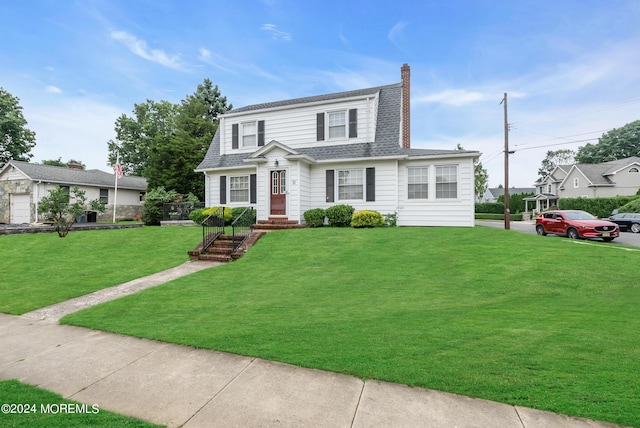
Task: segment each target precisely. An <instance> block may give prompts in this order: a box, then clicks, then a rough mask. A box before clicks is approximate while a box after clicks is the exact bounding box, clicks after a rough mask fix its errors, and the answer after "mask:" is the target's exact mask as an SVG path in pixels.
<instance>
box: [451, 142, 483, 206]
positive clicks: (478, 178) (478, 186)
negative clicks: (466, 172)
mask: <svg viewBox="0 0 640 428" xmlns="http://www.w3.org/2000/svg"><path fill="white" fill-rule="evenodd" d="M456 150H464V148H463V147H462V144H458V145H457V146H456ZM473 173H474V181H473V184H474V186H473V190H474V193H475V195H476V200H477V201H480V200H481V199H482V196H483V195H484V192H486V191H487V188H488V187H489V173H488V172H487V170H486V169H485V168H484V167H483V166H482V162H480V160H479V159H478V158H476V159H474V161H473Z"/></svg>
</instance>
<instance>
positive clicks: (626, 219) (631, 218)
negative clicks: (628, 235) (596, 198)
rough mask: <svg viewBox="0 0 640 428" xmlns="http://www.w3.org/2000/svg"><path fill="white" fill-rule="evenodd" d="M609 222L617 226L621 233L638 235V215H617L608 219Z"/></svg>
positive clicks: (639, 225) (639, 227)
mask: <svg viewBox="0 0 640 428" xmlns="http://www.w3.org/2000/svg"><path fill="white" fill-rule="evenodd" d="M609 221H611V222H613V223H615V224H617V225H618V226H619V227H620V230H622V231H629V230H630V231H631V232H633V233H640V214H638V213H617V214H614V215H612V216H611V217H609Z"/></svg>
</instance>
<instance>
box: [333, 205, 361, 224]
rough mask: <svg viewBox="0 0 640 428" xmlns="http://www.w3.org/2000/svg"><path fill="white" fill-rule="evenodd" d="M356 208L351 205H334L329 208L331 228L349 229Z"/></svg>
mask: <svg viewBox="0 0 640 428" xmlns="http://www.w3.org/2000/svg"><path fill="white" fill-rule="evenodd" d="M354 211H355V210H354V208H353V207H352V206H351V205H344V204H343V205H334V206H332V207H329V208H327V211H326V214H327V219H328V220H329V226H333V227H349V226H350V225H351V216H353V212H354Z"/></svg>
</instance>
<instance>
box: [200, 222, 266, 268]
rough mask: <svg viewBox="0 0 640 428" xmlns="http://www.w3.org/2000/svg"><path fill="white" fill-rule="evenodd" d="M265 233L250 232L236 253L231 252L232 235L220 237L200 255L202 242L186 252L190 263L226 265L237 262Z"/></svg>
mask: <svg viewBox="0 0 640 428" xmlns="http://www.w3.org/2000/svg"><path fill="white" fill-rule="evenodd" d="M265 233H266V232H264V231H259V230H258V231H253V232H251V234H249V236H248V237H247V239H245V241H244V242H243V243H242V245H240V247H238V249H237V250H236V251H233V235H220V236H219V237H218V239H216V240H215V241H214V242H213V245H211V246H210V247H209V248H207V250H206V252H204V253H201V251H202V242H200V243H199V244H198V245H197V246H196V248H194V249H193V250H191V251H189V252H188V254H189V258H190V259H191V260H192V261H198V260H200V261H208V262H220V263H228V262H230V261H233V260H238V259H239V258H240V257H242V256H243V255H244V253H246V252H247V250H248V249H249V248H250V247H251V246H252V245H253V244H255V243H256V241H258V239H260V238H261V237H262V236H263V235H264V234H265Z"/></svg>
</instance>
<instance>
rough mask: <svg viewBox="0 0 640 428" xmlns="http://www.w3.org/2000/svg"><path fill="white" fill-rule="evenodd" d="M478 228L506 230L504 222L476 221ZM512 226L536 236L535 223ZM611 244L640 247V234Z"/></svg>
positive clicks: (628, 234) (624, 234) (629, 234)
mask: <svg viewBox="0 0 640 428" xmlns="http://www.w3.org/2000/svg"><path fill="white" fill-rule="evenodd" d="M476 226H487V227H495V228H497V229H504V221H502V220H501V221H496V220H476ZM510 226H511V230H513V231H517V232H524V233H531V234H534V235H535V234H536V223H535V221H512V222H511V224H510ZM549 237H553V235H548V236H546V238H549ZM541 238H542V237H541ZM596 242H598V241H596ZM610 244H611V245H629V246H633V247H640V233H632V232H620V237H619V238H616V239H615V240H613V242H610Z"/></svg>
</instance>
